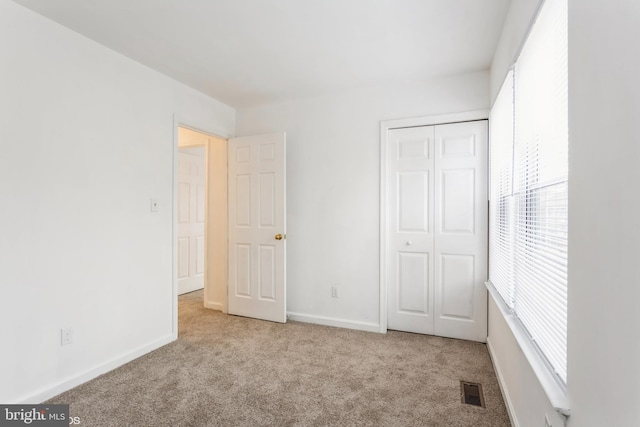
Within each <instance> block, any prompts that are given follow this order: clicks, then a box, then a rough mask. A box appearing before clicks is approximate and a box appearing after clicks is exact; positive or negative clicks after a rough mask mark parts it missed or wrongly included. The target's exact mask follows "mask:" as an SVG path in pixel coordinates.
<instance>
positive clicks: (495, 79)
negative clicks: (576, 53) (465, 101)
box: [490, 0, 543, 102]
mask: <svg viewBox="0 0 640 427" xmlns="http://www.w3.org/2000/svg"><path fill="white" fill-rule="evenodd" d="M542 1H543V0H511V4H510V6H509V11H508V12H507V17H506V19H505V23H504V26H503V28H502V33H501V35H500V39H499V40H498V45H497V46H496V51H495V54H494V56H493V61H492V63H491V76H490V86H491V88H490V91H491V101H492V102H493V100H495V98H496V96H497V95H498V91H499V90H500V87H501V86H502V82H503V81H504V78H505V77H506V76H507V71H508V70H509V67H511V65H512V64H513V62H514V61H515V60H516V55H518V54H519V53H520V48H521V47H522V42H523V40H524V38H525V37H526V35H527V34H528V32H529V29H530V27H531V23H532V21H533V17H534V15H535V13H536V11H537V10H538V8H539V6H540V5H541V4H542Z"/></svg>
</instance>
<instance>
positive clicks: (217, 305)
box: [204, 301, 222, 311]
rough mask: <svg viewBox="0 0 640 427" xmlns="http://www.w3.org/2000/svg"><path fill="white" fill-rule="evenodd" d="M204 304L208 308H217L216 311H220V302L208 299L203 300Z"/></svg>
mask: <svg viewBox="0 0 640 427" xmlns="http://www.w3.org/2000/svg"><path fill="white" fill-rule="evenodd" d="M204 306H205V307H206V308H210V309H212V310H218V311H222V303H221V302H209V301H205V302H204Z"/></svg>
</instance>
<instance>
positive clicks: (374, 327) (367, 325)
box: [287, 312, 380, 333]
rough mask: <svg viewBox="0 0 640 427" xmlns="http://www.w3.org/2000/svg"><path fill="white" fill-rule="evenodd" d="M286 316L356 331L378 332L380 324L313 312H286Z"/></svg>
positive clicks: (300, 320) (298, 320)
mask: <svg viewBox="0 0 640 427" xmlns="http://www.w3.org/2000/svg"><path fill="white" fill-rule="evenodd" d="M287 318H289V319H291V320H295V321H297V322H304V323H315V324H317V325H324V326H335V327H337V328H346V329H355V330H358V331H366V332H378V333H380V325H379V324H378V323H372V322H360V321H358V320H345V319H336V318H334V317H325V316H316V315H313V314H303V313H292V312H288V313H287Z"/></svg>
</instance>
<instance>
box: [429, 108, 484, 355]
mask: <svg viewBox="0 0 640 427" xmlns="http://www.w3.org/2000/svg"><path fill="white" fill-rule="evenodd" d="M487 139H488V128H487V121H486V120H483V121H476V122H466V123H454V124H449V125H443V126H436V128H435V192H434V194H435V204H436V211H435V230H434V233H435V250H434V256H435V259H434V263H435V281H434V285H435V289H434V298H435V304H434V310H435V313H434V314H435V316H434V322H435V324H434V331H435V334H436V335H440V336H444V337H452V338H461V339H466V340H473V341H481V342H485V341H486V339H487V289H486V288H485V285H484V282H486V281H487V243H488V216H487V215H488V204H487Z"/></svg>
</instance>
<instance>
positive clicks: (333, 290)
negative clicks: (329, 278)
mask: <svg viewBox="0 0 640 427" xmlns="http://www.w3.org/2000/svg"><path fill="white" fill-rule="evenodd" d="M331 297H332V298H338V287H337V286H332V287H331Z"/></svg>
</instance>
